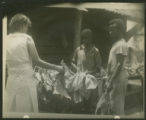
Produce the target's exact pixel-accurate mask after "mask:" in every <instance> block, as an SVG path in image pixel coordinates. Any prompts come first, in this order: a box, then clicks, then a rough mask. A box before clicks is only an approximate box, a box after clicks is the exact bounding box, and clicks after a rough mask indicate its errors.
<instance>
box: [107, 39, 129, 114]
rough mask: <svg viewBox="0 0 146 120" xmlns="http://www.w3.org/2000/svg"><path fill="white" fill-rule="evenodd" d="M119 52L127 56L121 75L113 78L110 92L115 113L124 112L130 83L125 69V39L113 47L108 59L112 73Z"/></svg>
mask: <svg viewBox="0 0 146 120" xmlns="http://www.w3.org/2000/svg"><path fill="white" fill-rule="evenodd" d="M117 54H121V55H124V56H125V59H124V63H123V66H122V69H121V71H120V73H119V75H118V76H117V77H116V78H115V80H113V81H114V82H113V89H112V91H111V93H110V99H111V109H112V112H113V114H116V115H121V114H124V104H125V95H126V88H127V83H128V72H127V70H126V69H125V67H126V66H127V62H126V61H127V60H126V59H127V55H128V48H127V43H126V41H125V40H124V39H121V40H119V41H117V42H116V43H115V44H114V45H113V46H112V48H111V50H110V54H109V61H108V74H109V75H111V74H112V72H113V71H114V69H115V66H116V64H117Z"/></svg>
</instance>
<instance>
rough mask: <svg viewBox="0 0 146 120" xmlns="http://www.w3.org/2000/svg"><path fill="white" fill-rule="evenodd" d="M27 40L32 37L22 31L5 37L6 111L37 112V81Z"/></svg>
mask: <svg viewBox="0 0 146 120" xmlns="http://www.w3.org/2000/svg"><path fill="white" fill-rule="evenodd" d="M29 40H33V39H32V38H31V37H30V36H29V35H27V34H24V33H13V34H10V35H8V37H7V54H6V64H7V68H8V78H7V84H6V91H5V95H6V96H5V97H6V98H5V99H6V112H38V99H37V90H36V84H37V81H36V79H35V78H34V71H33V67H32V60H31V57H30V56H29V53H28V49H27V42H28V41H29Z"/></svg>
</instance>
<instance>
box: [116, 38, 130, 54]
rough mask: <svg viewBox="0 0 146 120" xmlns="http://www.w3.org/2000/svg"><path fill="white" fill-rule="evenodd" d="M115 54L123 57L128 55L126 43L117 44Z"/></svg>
mask: <svg viewBox="0 0 146 120" xmlns="http://www.w3.org/2000/svg"><path fill="white" fill-rule="evenodd" d="M115 52H116V54H121V55H124V56H127V55H128V47H127V43H126V41H124V40H122V41H120V42H119V43H118V45H117V48H116V51H115Z"/></svg>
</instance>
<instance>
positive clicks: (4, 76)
mask: <svg viewBox="0 0 146 120" xmlns="http://www.w3.org/2000/svg"><path fill="white" fill-rule="evenodd" d="M2 23H3V24H2V25H3V28H2V30H3V34H2V35H3V46H2V49H3V62H2V63H3V64H2V65H3V70H2V71H3V72H2V74H3V78H2V80H3V86H2V87H3V111H5V105H6V104H5V103H4V102H5V82H6V45H7V44H6V42H7V40H6V37H7V17H6V16H5V17H4V18H3V20H2Z"/></svg>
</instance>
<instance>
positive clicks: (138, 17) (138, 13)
mask: <svg viewBox="0 0 146 120" xmlns="http://www.w3.org/2000/svg"><path fill="white" fill-rule="evenodd" d="M45 7H57V8H75V9H78V10H81V11H90V9H94V10H98V9H104V10H107V11H110V12H111V13H115V14H119V15H122V16H126V17H127V18H128V19H131V20H135V21H143V19H144V4H142V3H80V4H73V3H61V4H52V5H48V6H45Z"/></svg>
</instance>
